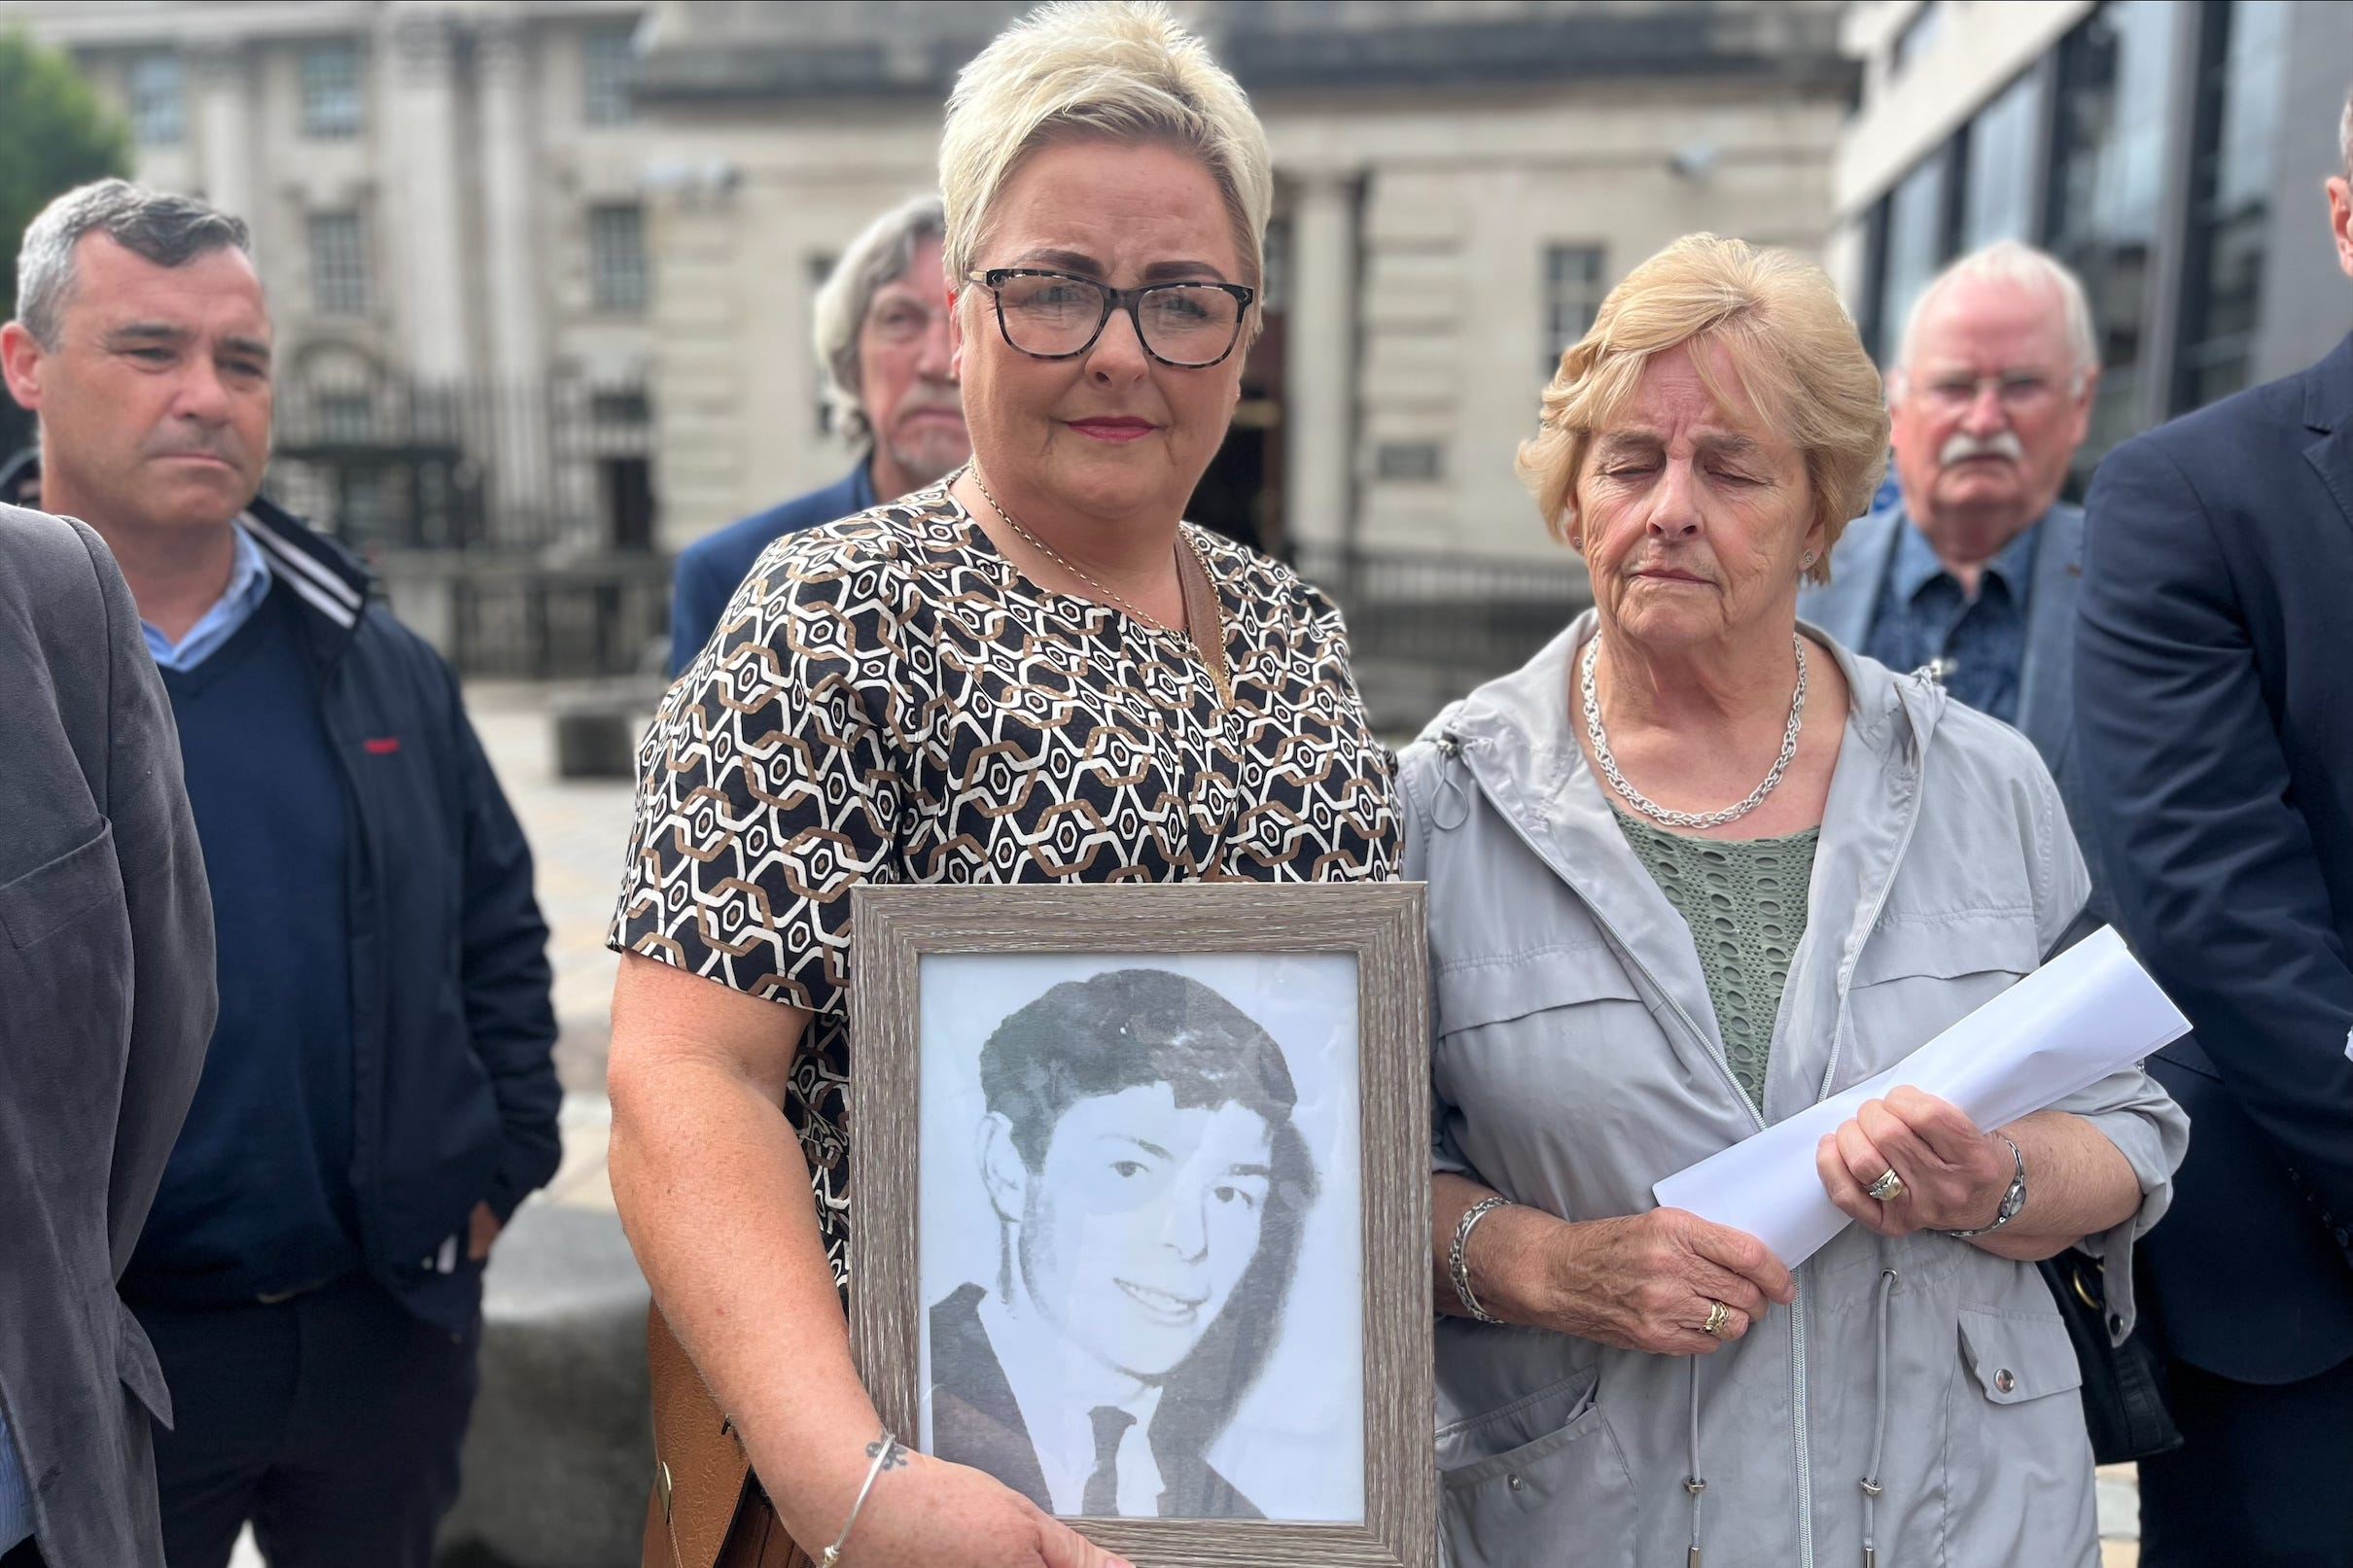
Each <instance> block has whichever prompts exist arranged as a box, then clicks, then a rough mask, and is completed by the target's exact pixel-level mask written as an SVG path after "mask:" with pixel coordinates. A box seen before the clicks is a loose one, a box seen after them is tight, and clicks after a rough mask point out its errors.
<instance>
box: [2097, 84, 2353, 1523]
mask: <svg viewBox="0 0 2353 1568" xmlns="http://www.w3.org/2000/svg"><path fill="white" fill-rule="evenodd" d="M2343 144H2344V145H2343V153H2344V156H2345V169H2344V173H2343V175H2342V176H2341V177H2339V178H2336V179H2333V180H2331V181H2329V183H2328V193H2329V204H2330V221H2331V226H2332V228H2333V229H2334V230H2335V240H2336V254H2337V260H2338V261H2339V263H2340V264H2341V265H2342V266H2343V267H2344V269H2345V271H2346V272H2347V273H2348V274H2349V275H2353V186H2349V185H2348V181H2353V100H2348V102H2347V105H2346V111H2345V120H2344V122H2343ZM2086 506H2087V510H2088V513H2089V540H2088V545H2087V550H2086V559H2085V578H2084V588H2083V600H2082V622H2081V626H2080V628H2079V632H2078V643H2077V649H2076V667H2075V687H2076V722H2077V731H2078V740H2077V744H2078V746H2079V747H2080V748H2081V749H2082V752H2083V762H2084V765H2085V769H2086V772H2087V773H2088V774H2089V775H2090V777H2092V778H2094V779H2096V780H2097V781H2098V782H2099V788H2098V790H2097V792H2096V793H2094V794H2091V795H2090V799H2089V806H2090V810H2089V813H2088V818H2089V821H2088V824H2079V825H2082V826H2086V827H2087V828H2088V831H2089V834H2090V836H2092V837H2095V838H2097V839H2098V840H2099V841H2100V842H2101V846H2102V851H2103V854H2104V856H2105V860H2106V864H2107V865H2108V866H2109V867H2110V868H2111V875H2112V879H2113V889H2112V891H2113V894H2114V897H2115V899H2116V902H2117V904H2118V906H2119V909H2120V914H2119V921H2120V923H2121V924H2122V925H2123V927H2124V930H2125V934H2126V935H2127V936H2128V937H2129V938H2130V940H2131V942H2132V944H2133V947H2134V949H2135V951H2136V952H2137V953H2138V954H2139V956H2140V958H2141V959H2142V961H2144V962H2145V963H2146V964H2147V965H2148V966H2149V968H2150V970H2151V972H2152V973H2154V974H2155V975H2156V977H2157V979H2158V980H2159V981H2160V983H2161V984H2162V985H2163V986H2164V987H2165V989H2166V990H2167V991H2168V992H2169V993H2171V994H2172V996H2173V998H2174V1000H2175V1001H2176V1002H2178V1003H2179V1004H2180V1006H2181V1009H2182V1011H2183V1012H2184V1013H2186V1014H2188V1015H2189V1018H2190V1021H2191V1023H2192V1024H2194V1025H2195V1028H2196V1031H2195V1034H2194V1035H2192V1036H2190V1037H2188V1038H2185V1039H2183V1040H2182V1041H2180V1042H2179V1043H2177V1044H2175V1045H2172V1046H2169V1047H2167V1048H2166V1049H2165V1050H2164V1051H2162V1052H2160V1054H2159V1056H2158V1058H2157V1059H2156V1060H2155V1061H2153V1062H2151V1063H2150V1064H2149V1065H2150V1070H2151V1071H2152V1072H2153V1073H2155V1074H2156V1076H2157V1078H2158V1079H2159V1081H2160V1082H2161V1083H2162V1084H2163V1085H2164V1086H2165V1088H2166V1089H2167V1090H2168V1091H2169V1092H2171V1094H2172V1095H2173V1098H2175V1099H2177V1100H2179V1101H2180V1102H2181V1104H2182V1106H2183V1108H2184V1109H2186V1110H2188V1111H2189V1112H2190V1116H2191V1121H2192V1124H2193V1132H2194V1135H2193V1136H2192V1138H2191V1140H2190V1155H2189V1159H2188V1161H2187V1162H2186V1163H2185V1164H2184V1165H2183V1166H2182V1168H2181V1170H2180V1171H2179V1172H2178V1173H2177V1174H2176V1176H2175V1178H2174V1199H2173V1209H2172V1212H2171V1213H2170V1214H2168V1215H2167V1216H2166V1218H2165V1223H2164V1224H2162V1225H2160V1226H2159V1227H2158V1228H2157V1229H2156V1230H2155V1231H2153V1232H2151V1233H2150V1235H2149V1236H2148V1237H2147V1238H2146V1239H2144V1240H2143V1241H2142V1243H2141V1250H2140V1254H2139V1256H2140V1262H2141V1266H2142V1273H2141V1278H2140V1280H2139V1289H2140V1291H2141V1293H2142V1312H2141V1321H2142V1322H2143V1323H2145V1324H2148V1325H2149V1326H2150V1331H2151V1334H2152V1337H2153V1339H2154V1342H2156V1344H2157V1345H2158V1346H2159V1348H2160V1351H2161V1353H2162V1354H2163V1355H2164V1356H2165V1357H2166V1363H2167V1389H2168V1397H2169V1401H2170V1404H2171V1406H2172V1409H2173V1412H2174V1416H2175V1418H2176V1420H2178V1421H2179V1423H2180V1425H2181V1427H2182V1431H2183V1435H2184V1437H2185V1438H2186V1440H2187V1441H2186V1443H2185V1445H2184V1446H2183V1447H2181V1448H2180V1449H2179V1450H2177V1451H2176V1452H2174V1453H2170V1454H2166V1455H2163V1456H2161V1457H2160V1458H2156V1459H2151V1460H2146V1461H2144V1462H2143V1463H2142V1465H2141V1471H2140V1477H2141V1532H2142V1535H2141V1539H2142V1547H2141V1561H2142V1562H2143V1563H2144V1564H2147V1565H2149V1568H2187V1565H2189V1564H2216V1563H2230V1564H2233V1565H2274V1564H2275V1565H2286V1564H2291V1563H2293V1564H2312V1565H2319V1564H2332V1565H2336V1568H2342V1565H2344V1564H2348V1563H2353V1061H2348V1060H2347V1051H2348V1049H2353V1034H2349V1033H2348V1031H2349V1030H2353V961H2348V957H2347V955H2348V953H2353V657H2348V655H2347V651H2346V650H2347V645H2348V636H2349V635H2353V339H2348V340H2346V341H2344V342H2340V343H2338V344H2337V346H2336V347H2335V349H2333V350H2332V351H2331V352H2330V353H2329V354H2328V356H2327V357H2326V358H2324V359H2323V360H2321V362H2320V363H2319V364H2317V365H2315V366H2312V367H2311V368H2310V369H2308V370H2306V371H2304V372H2302V373H2301V374H2300V375H2293V376H2290V377H2288V378H2286V379H2285V380H2281V381H2275V382H2272V383H2271V384H2270V385H2268V386H2263V387H2257V388H2255V389H2254V390H2252V391H2249V392H2242V393H2240V394H2238V395H2237V396H2235V397H2232V398H2229V399H2226V400H2224V401H2221V402H2219V403H2216V404H2214V405H2213V406H2211V407H2208V408H2204V409H2201V410H2199V411H2198V412H2196V413H2194V414H2191V415H2188V416H2186V417H2185V418H2182V419H2178V420H2176V421H2174V422H2173V423H2172V424H2169V425H2167V426H2165V427H2163V428H2162V429H2160V430H2157V431H2153V432H2150V433H2149V434H2148V435H2145V436H2140V437H2138V438H2137V439H2135V440H2132V441H2128V442H2126V443H2125V445H2123V446H2121V447H2119V448H2117V450H2116V451H2114V452H2112V453H2111V454H2109V456H2108V458H2107V459H2106V461H2104V462H2103V463H2102V464H2101V465H2100V468H2099V472H2098V474H2097V475H2096V477H2095V478H2094V479H2093V482H2092V486H2091V493H2090V497H2089V498H2088V499H2087V503H2086ZM2113 1288H2115V1282H2113V1281H2112V1282H2111V1289H2113Z"/></svg>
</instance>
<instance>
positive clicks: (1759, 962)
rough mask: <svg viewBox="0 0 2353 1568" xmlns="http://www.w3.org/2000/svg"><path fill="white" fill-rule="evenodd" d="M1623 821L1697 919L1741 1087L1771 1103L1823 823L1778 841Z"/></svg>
mask: <svg viewBox="0 0 2353 1568" xmlns="http://www.w3.org/2000/svg"><path fill="white" fill-rule="evenodd" d="M1611 809H1612V811H1613V812H1615V813H1616V816H1617V819H1618V827H1619V829H1620V830H1621V831H1622V832H1624V833H1625V835H1626V842H1627V844H1628V845H1629V846H1631V847H1632V848H1633V852H1634V858H1636V859H1638V860H1640V861H1641V862H1642V866H1643V869H1645V870H1647V871H1648V872H1649V873H1650V874H1651V877H1652V879H1653V880H1655V881H1656V882H1657V883H1658V885H1659V890H1660V891H1661V892H1663V893H1665V894H1666V895H1667V901H1668V903H1670V904H1672V905H1674V906H1675V912H1676V913H1677V914H1679V915H1681V916H1682V917H1683V923H1685V924H1686V925H1689V926H1690V927H1691V939H1692V943H1693V945H1694V946H1695V947H1697V948H1698V949H1699V951H1700V972H1701V973H1702V974H1703V975H1704V976H1705V977H1706V980H1707V996H1708V999H1709V1000H1710V1001H1712V1002H1714V1003H1715V1008H1716V1029H1717V1032H1719V1033H1721V1034H1722V1035H1723V1036H1724V1054H1725V1057H1726V1059H1727V1064H1728V1065H1729V1066H1730V1067H1731V1068H1732V1075H1733V1077H1734V1078H1735V1079H1736V1080H1737V1081H1738V1083H1739V1085H1740V1091H1741V1093H1743V1094H1745V1095H1746V1096H1747V1097H1748V1099H1749V1103H1751V1104H1753V1105H1755V1106H1756V1107H1757V1109H1758V1110H1759V1111H1762V1110H1763V1109H1764V1108H1765V1067H1766V1064H1767V1063H1769V1062H1770V1061H1771V1060H1772V1056H1773V1024H1774V1018H1775V1017H1777V1016H1778V1015H1779V1013H1780V1011H1781V991H1782V988H1784V987H1785V986H1787V985H1788V984H1789V960H1790V958H1791V957H1792V956H1793V955H1795V954H1796V952H1797V950H1798V939H1799V938H1800V937H1802V936H1804V935H1805V934H1806V889H1807V884H1808V883H1809V882H1810V881H1811V880H1812V877H1813V852H1814V846H1815V844H1816V843H1817V842H1818V841H1819V840H1820V838H1821V836H1822V830H1821V829H1820V828H1818V827H1809V828H1808V829H1806V830H1805V831H1804V832H1802V833H1790V834H1787V835H1785V836H1783V837H1781V838H1769V839H1703V838H1694V837H1691V836H1688V835H1686V834H1682V833H1670V832H1668V831H1667V830H1666V829H1665V828H1662V827H1656V826H1653V825H1652V824H1651V823H1649V822H1646V821H1643V820H1642V819H1639V818H1636V817H1633V816H1631V815H1629V814H1628V813H1626V812H1623V811H1617V810H1616V807H1615V805H1614V804H1613V805H1612V807H1611Z"/></svg>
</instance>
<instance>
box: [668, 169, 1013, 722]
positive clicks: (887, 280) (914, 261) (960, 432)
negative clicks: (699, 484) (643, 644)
mask: <svg viewBox="0 0 2353 1568" xmlns="http://www.w3.org/2000/svg"><path fill="white" fill-rule="evenodd" d="M945 229H946V220H945V219H944V218H943V217H942V215H941V210H940V202H939V198H938V197H937V196H934V195H924V196H916V197H913V198H912V199H910V200H907V201H904V202H901V203H900V204H899V205H898V206H896V207H894V208H892V209H891V210H890V211H889V212H886V213H884V214H883V215H882V216H881V217H880V218H877V219H875V220H874V222H873V223H871V224H869V225H867V226H866V228H865V231H864V232H863V233H861V234H860V235H859V236H858V238H856V239H854V240H852V241H851V242H850V248H849V249H848V250H847V251H845V252H843V253H842V257H841V260H840V261H837V262H835V263H834V266H833V270H832V272H831V273H830V274H829V275H828V276H827V277H826V279H825V287H824V288H822V289H820V290H819V291H818V295H817V310H816V316H817V333H816V336H817V363H818V364H820V365H822V366H825V392H826V398H827V400H828V401H829V402H830V404H831V406H832V410H833V418H834V421H835V423H836V425H837V427H838V428H839V429H840V431H841V433H842V435H843V436H846V437H847V438H848V439H849V441H850V443H851V444H852V445H853V446H857V447H860V448H861V450H860V455H859V459H858V463H857V465H856V466H855V467H853V468H852V469H851V470H850V471H849V472H848V473H847V474H846V475H844V476H843V477H842V478H840V479H839V480H836V481H835V482H834V483H832V484H829V485H827V486H825V488H824V489H823V490H813V491H811V492H810V493H809V494H807V495H805V496H798V497H795V498H794V499H792V500H790V501H788V502H785V503H784V504H783V505H777V506H772V507H770V508H769V509H768V510H766V511H763V512H757V513H755V514H754V515H752V516H750V517H746V518H744V519H742V520H741V521H738V522H734V523H730V524H728V525H727V526H726V527H725V528H722V529H720V531H719V532H717V533H715V534H711V535H707V536H706V537H704V538H702V539H699V540H695V541H694V542H693V543H692V544H689V545H687V546H686V548H685V550H683V551H681V552H680V554H679V558H678V567H677V570H676V573H675V575H674V576H673V578H672V589H671V596H670V674H671V677H672V678H673V679H676V678H677V677H678V675H679V674H680V673H681V672H683V671H684V670H685V668H686V666H687V665H688V664H690V663H692V662H693V660H694V656H695V655H696V654H697V653H700V652H701V651H702V650H703V645H704V644H705V643H708V642H709V641H711V634H712V633H713V632H714V631H716V630H717V629H718V627H719V621H720V614H721V612H722V611H724V610H726V608H727V601H728V600H729V599H731V598H733V597H734V596H735V588H736V584H738V583H740V582H742V581H743V580H744V576H745V575H746V574H747V573H749V572H750V571H751V570H752V563H753V562H755V561H756V560H758V559H759V553H760V551H762V550H764V549H766V548H767V547H768V546H769V544H771V543H772V542H774V541H775V540H778V539H781V538H782V537H784V536H785V535H787V534H796V533H798V532H800V531H801V530H802V529H804V528H816V527H819V526H820V525H822V524H825V523H829V522H832V521H833V520H834V519H835V518H837V517H848V516H851V515H853V514H855V513H857V512H861V511H864V510H865V509H866V508H867V507H869V506H872V505H877V504H878V503H880V502H883V501H896V500H897V499H898V498H899V497H900V496H903V495H906V494H908V493H909V492H910V491H915V490H920V489H922V488H923V487H924V486H925V485H928V484H931V483H934V482H935V481H937V480H939V479H942V478H944V477H946V476H947V475H948V474H949V473H951V472H953V471H954V470H956V469H957V468H958V467H960V466H961V465H962V464H963V463H964V461H965V459H966V458H967V457H970V456H971V455H972V442H971V439H970V437H969V436H966V434H965V416H964V403H963V402H962V401H961V400H960V399H959V397H958V395H957V387H956V372H955V370H954V369H953V368H952V367H951V366H950V365H949V363H948V315H947V283H946V281H945V275H944V273H943V272H942V270H941V266H940V237H941V235H942V234H943V233H944V232H945Z"/></svg>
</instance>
